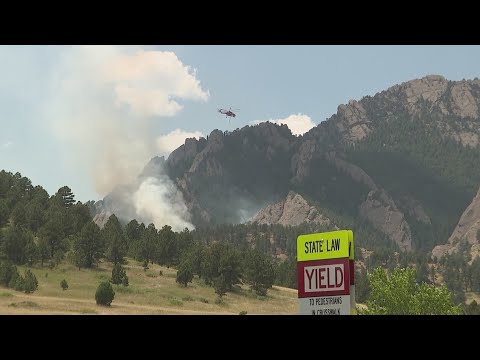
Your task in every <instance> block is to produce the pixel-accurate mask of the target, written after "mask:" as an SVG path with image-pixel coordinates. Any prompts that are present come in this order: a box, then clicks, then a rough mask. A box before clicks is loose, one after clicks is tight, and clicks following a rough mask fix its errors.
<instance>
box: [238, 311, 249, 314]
mask: <svg viewBox="0 0 480 360" xmlns="http://www.w3.org/2000/svg"><path fill="white" fill-rule="evenodd" d="M238 315H247V311H246V310H242V311H240V313H239V314H238Z"/></svg>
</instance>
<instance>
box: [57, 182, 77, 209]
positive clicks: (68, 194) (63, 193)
mask: <svg viewBox="0 0 480 360" xmlns="http://www.w3.org/2000/svg"><path fill="white" fill-rule="evenodd" d="M74 197H75V196H74V195H73V192H72V190H71V189H70V188H69V187H68V186H63V187H61V188H60V189H58V191H57V193H56V194H55V198H56V200H57V201H58V203H59V204H61V206H63V207H66V208H69V207H71V206H73V204H75V200H74Z"/></svg>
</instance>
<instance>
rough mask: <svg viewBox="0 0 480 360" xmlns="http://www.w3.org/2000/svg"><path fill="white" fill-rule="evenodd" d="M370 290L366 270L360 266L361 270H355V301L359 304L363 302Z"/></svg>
mask: <svg viewBox="0 0 480 360" xmlns="http://www.w3.org/2000/svg"><path fill="white" fill-rule="evenodd" d="M370 291H371V289H370V284H369V282H368V275H367V270H366V269H365V268H364V267H362V269H361V271H356V272H355V301H356V302H357V303H360V304H363V303H365V302H366V301H367V300H368V297H369V296H370Z"/></svg>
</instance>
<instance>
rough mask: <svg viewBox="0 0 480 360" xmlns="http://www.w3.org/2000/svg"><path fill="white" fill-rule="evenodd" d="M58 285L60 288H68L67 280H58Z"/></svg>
mask: <svg viewBox="0 0 480 360" xmlns="http://www.w3.org/2000/svg"><path fill="white" fill-rule="evenodd" d="M60 287H61V288H62V290H64V291H65V290H67V289H68V283H67V280H65V279H63V280H62V281H61V282H60Z"/></svg>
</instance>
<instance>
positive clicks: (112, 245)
mask: <svg viewBox="0 0 480 360" xmlns="http://www.w3.org/2000/svg"><path fill="white" fill-rule="evenodd" d="M101 234H102V237H103V241H104V243H105V246H106V252H105V255H106V257H107V259H108V260H110V261H111V262H113V263H114V264H116V263H123V261H124V259H123V258H124V257H125V256H126V255H127V251H128V243H127V241H126V238H125V235H124V233H123V229H122V225H121V224H120V222H119V221H118V218H117V217H116V216H115V215H111V216H110V218H109V219H108V221H107V222H106V224H105V226H104V227H103V229H102V230H101Z"/></svg>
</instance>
